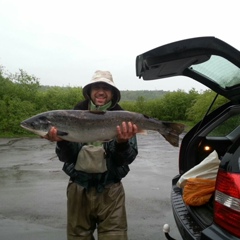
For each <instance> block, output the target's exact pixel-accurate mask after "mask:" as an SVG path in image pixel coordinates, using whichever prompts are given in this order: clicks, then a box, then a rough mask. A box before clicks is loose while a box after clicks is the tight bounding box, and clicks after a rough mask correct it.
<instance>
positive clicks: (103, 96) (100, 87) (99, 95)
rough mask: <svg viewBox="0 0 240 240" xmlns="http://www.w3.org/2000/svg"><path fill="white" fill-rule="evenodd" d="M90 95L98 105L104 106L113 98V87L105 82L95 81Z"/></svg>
mask: <svg viewBox="0 0 240 240" xmlns="http://www.w3.org/2000/svg"><path fill="white" fill-rule="evenodd" d="M90 97H91V99H92V101H93V103H94V104H95V105H96V106H103V105H105V104H106V103H108V102H109V101H111V100H112V97H113V91H112V87H111V86H109V85H108V84H105V83H95V84H93V85H92V87H91V93H90Z"/></svg>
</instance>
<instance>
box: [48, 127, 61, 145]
mask: <svg viewBox="0 0 240 240" xmlns="http://www.w3.org/2000/svg"><path fill="white" fill-rule="evenodd" d="M43 138H45V139H47V140H49V141H51V142H60V141H62V140H63V139H62V138H60V137H58V136H57V129H56V128H55V127H51V129H50V130H49V131H48V134H47V135H45V136H44V137H43Z"/></svg>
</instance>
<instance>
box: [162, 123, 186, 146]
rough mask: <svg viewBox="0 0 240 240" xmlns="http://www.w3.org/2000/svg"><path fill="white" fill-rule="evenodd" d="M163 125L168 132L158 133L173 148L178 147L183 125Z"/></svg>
mask: <svg viewBox="0 0 240 240" xmlns="http://www.w3.org/2000/svg"><path fill="white" fill-rule="evenodd" d="M164 125H165V126H166V127H167V129H168V130H169V131H168V132H166V133H161V132H160V131H159V133H160V134H161V135H162V136H163V137H164V138H165V139H166V140H167V141H168V142H169V143H170V144H171V145H173V146H174V147H178V146H179V135H180V134H181V133H182V132H183V131H184V129H185V125H184V124H181V123H171V122H165V123H164Z"/></svg>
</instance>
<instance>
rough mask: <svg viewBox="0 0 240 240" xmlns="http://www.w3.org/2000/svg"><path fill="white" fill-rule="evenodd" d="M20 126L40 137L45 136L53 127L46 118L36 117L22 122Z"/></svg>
mask: <svg viewBox="0 0 240 240" xmlns="http://www.w3.org/2000/svg"><path fill="white" fill-rule="evenodd" d="M20 126H21V127H22V128H24V129H26V130H28V131H30V132H33V133H35V134H37V135H40V136H42V137H43V136H45V135H46V134H47V133H48V131H49V130H50V128H51V127H52V124H51V121H50V120H49V119H48V118H47V117H46V116H34V117H31V118H29V119H26V120H24V121H23V122H21V124H20Z"/></svg>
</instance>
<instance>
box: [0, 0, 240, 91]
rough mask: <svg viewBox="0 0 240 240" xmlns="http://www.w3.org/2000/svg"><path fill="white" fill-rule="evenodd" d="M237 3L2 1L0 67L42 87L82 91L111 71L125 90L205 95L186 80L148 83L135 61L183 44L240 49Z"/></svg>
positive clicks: (221, 0) (209, 0)
mask: <svg viewBox="0 0 240 240" xmlns="http://www.w3.org/2000/svg"><path fill="white" fill-rule="evenodd" d="M239 6H240V3H239V0H228V1H227V0H201V1H193V0H182V1H179V0H172V1H171V0H148V1H146V0H135V1H131V0H121V1H118V0H87V1H83V0H0V65H1V66H3V67H5V69H6V70H8V71H9V72H11V73H15V72H18V71H19V69H23V70H24V71H26V72H27V73H28V74H29V75H34V76H36V77H38V78H39V80H40V84H41V85H58V86H84V85H85V84H86V83H88V82H89V81H90V79H91V77H92V75H93V73H94V72H95V70H109V71H110V72H111V73H112V74H113V78H114V81H115V83H116V85H117V86H118V88H119V89H120V90H170V91H173V90H178V89H183V90H186V91H188V90H190V89H191V88H193V87H194V88H195V89H197V90H204V89H205V88H204V87H203V86H202V85H201V84H198V83H197V82H195V81H193V80H191V81H190V80H189V81H186V80H185V79H184V81H183V79H181V78H169V79H162V80H153V81H144V80H142V79H139V78H138V77H136V73H135V59H136V56H137V55H139V54H141V53H143V52H145V51H148V50H150V49H153V48H156V47H158V46H161V45H164V44H167V43H169V42H174V41H178V40H182V39H185V38H192V37H201V36H215V37H217V38H220V39H222V40H224V41H226V42H228V43H229V44H231V45H232V46H234V47H235V48H237V49H240V33H239V22H240V21H239Z"/></svg>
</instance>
